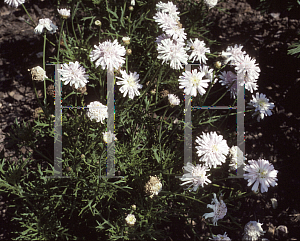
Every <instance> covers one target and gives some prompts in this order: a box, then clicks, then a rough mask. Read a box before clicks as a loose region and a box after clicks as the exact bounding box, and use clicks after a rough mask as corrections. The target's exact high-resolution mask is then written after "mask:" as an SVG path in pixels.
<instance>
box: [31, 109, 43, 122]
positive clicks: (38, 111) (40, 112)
mask: <svg viewBox="0 0 300 241" xmlns="http://www.w3.org/2000/svg"><path fill="white" fill-rule="evenodd" d="M32 116H33V118H34V119H38V118H41V119H44V118H45V114H44V111H43V109H42V107H38V108H36V109H35V110H34V112H33V115H32Z"/></svg>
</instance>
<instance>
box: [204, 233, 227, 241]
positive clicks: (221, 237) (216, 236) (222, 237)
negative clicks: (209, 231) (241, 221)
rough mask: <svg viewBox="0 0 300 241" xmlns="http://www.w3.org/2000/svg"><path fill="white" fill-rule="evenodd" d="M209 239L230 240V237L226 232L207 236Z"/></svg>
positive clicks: (214, 240) (217, 240) (215, 240)
mask: <svg viewBox="0 0 300 241" xmlns="http://www.w3.org/2000/svg"><path fill="white" fill-rule="evenodd" d="M209 240H212V241H231V239H230V238H229V237H228V236H227V234H226V232H225V233H224V234H223V235H222V234H218V235H213V237H212V238H209Z"/></svg>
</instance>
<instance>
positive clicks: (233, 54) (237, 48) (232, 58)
mask: <svg viewBox="0 0 300 241" xmlns="http://www.w3.org/2000/svg"><path fill="white" fill-rule="evenodd" d="M242 48H243V46H242V45H236V44H235V45H234V47H231V46H229V47H227V49H226V51H222V56H223V57H224V58H226V60H225V64H227V63H229V62H231V64H235V62H236V59H238V58H239V57H240V56H243V55H245V54H246V52H245V51H242Z"/></svg>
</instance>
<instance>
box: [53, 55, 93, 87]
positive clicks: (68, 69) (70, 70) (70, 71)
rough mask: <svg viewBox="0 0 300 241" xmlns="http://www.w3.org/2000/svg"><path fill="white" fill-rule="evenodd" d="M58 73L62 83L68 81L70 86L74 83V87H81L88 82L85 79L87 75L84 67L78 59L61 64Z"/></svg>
mask: <svg viewBox="0 0 300 241" xmlns="http://www.w3.org/2000/svg"><path fill="white" fill-rule="evenodd" d="M58 73H59V74H61V80H62V81H63V82H64V85H67V84H69V83H70V86H72V85H74V86H75V89H78V88H83V87H85V86H86V83H87V82H89V81H88V80H87V79H88V78H89V77H88V75H87V74H85V68H83V67H82V66H80V64H79V62H78V61H76V62H75V63H73V62H70V63H69V64H63V65H62V69H59V70H58Z"/></svg>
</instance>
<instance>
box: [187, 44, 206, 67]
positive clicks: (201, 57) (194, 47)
mask: <svg viewBox="0 0 300 241" xmlns="http://www.w3.org/2000/svg"><path fill="white" fill-rule="evenodd" d="M188 47H189V48H191V51H192V53H191V55H190V57H189V59H192V61H193V62H195V61H199V62H200V64H201V63H204V64H206V60H207V58H206V56H205V53H210V50H209V48H206V47H205V43H204V41H200V40H199V39H198V38H196V39H195V40H194V41H193V40H192V39H190V41H188Z"/></svg>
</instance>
